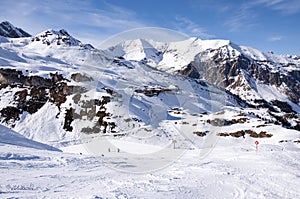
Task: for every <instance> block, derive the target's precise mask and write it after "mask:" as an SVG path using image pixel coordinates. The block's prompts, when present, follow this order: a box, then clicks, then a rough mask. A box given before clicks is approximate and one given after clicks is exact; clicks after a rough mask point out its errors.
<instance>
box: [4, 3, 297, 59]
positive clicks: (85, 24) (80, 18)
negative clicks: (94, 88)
mask: <svg viewBox="0 0 300 199" xmlns="http://www.w3.org/2000/svg"><path fill="white" fill-rule="evenodd" d="M0 19H1V21H4V20H8V21H10V22H11V23H12V24H14V25H15V26H17V27H21V28H23V29H24V30H25V31H27V32H29V33H31V34H37V33H39V32H42V31H44V30H46V29H48V28H53V29H60V28H64V29H66V30H68V32H69V33H70V34H71V35H73V36H74V37H76V38H78V39H80V40H81V41H83V42H87V43H92V44H93V45H95V46H97V45H98V44H99V43H100V42H101V41H103V40H105V39H106V38H108V37H109V36H112V35H114V34H117V33H120V32H122V31H126V30H130V29H133V28H142V27H161V28H169V29H172V30H175V31H179V32H182V33H184V34H187V35H189V36H197V37H199V38H201V39H230V40H231V41H233V42H234V43H236V44H239V45H246V46H251V47H254V48H257V49H259V50H263V51H269V50H272V51H274V52H275V53H278V54H300V1H299V0H250V1H249V0H248V1H247V0H231V1H226V0H198V1H195V0H182V1H179V0H172V1H168V0H165V1H164V0H151V1H150V0H149V1H141V0H140V1H138V0H106V1H103V0H90V1H88V0H87V1H79V0H78V1H75V0H65V1H60V0H44V1H40V0H23V1H18V0H1V5H0Z"/></svg>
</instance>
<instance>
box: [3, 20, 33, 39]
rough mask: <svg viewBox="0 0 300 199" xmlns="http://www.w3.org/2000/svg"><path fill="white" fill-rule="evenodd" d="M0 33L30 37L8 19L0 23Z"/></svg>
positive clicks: (15, 36)
mask: <svg viewBox="0 0 300 199" xmlns="http://www.w3.org/2000/svg"><path fill="white" fill-rule="evenodd" d="M0 35H1V36H3V37H9V38H20V37H30V36H31V35H30V34H29V33H27V32H25V31H24V30H22V29H21V28H17V27H15V26H14V25H12V24H11V23H10V22H8V21H3V22H2V23H0Z"/></svg>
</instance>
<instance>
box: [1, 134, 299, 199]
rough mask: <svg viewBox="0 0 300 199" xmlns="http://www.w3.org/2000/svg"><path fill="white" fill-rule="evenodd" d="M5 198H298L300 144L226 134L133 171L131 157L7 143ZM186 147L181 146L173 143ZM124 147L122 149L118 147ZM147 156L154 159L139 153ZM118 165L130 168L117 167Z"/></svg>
mask: <svg viewBox="0 0 300 199" xmlns="http://www.w3.org/2000/svg"><path fill="white" fill-rule="evenodd" d="M0 149H1V150H0V151H1V152H0V168H1V169H0V173H1V179H0V197H1V198H19V197H20V198H43V197H46V198H274V199H276V198H299V196H300V193H299V189H298V188H299V186H300V181H299V168H300V164H299V159H300V155H299V154H300V153H299V150H300V149H299V146H297V145H296V144H293V143H283V144H267V143H264V141H262V143H261V144H260V145H259V148H258V150H257V151H256V150H255V145H254V139H252V138H249V137H247V138H246V139H242V140H236V139H234V138H231V139H220V140H219V142H218V144H217V145H216V146H215V147H214V148H213V151H212V152H211V153H210V154H209V155H208V156H206V157H205V158H203V157H201V156H200V154H201V149H195V150H187V151H185V153H184V155H183V156H182V157H181V158H180V159H177V160H176V161H175V162H174V163H173V164H171V165H169V166H167V167H165V168H162V169H159V170H157V171H155V172H147V173H141V174H132V173H130V172H126V168H130V167H134V166H135V165H132V164H131V163H129V162H128V161H127V158H126V157H123V158H122V157H121V156H115V153H117V152H116V151H111V152H106V153H105V154H104V156H99V157H95V156H89V155H80V154H79V153H78V152H79V151H80V149H77V151H76V149H75V148H73V152H74V153H73V154H72V153H66V152H63V153H62V152H54V151H45V150H42V151H41V150H37V149H33V148H24V147H22V146H16V145H9V144H1V145H0ZM170 150H180V149H170ZM122 153H123V152H122V151H120V152H119V154H122ZM143 161H144V162H145V163H147V162H148V160H147V159H140V163H141V162H143ZM114 165H118V167H121V168H122V169H125V172H124V171H123V172H119V171H116V170H115V169H112V167H111V166H114Z"/></svg>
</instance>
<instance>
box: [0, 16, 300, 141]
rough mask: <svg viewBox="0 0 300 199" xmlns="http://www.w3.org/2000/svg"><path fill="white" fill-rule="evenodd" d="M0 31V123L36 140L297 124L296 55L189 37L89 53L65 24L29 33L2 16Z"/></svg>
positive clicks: (267, 130) (256, 131) (299, 127)
mask: <svg viewBox="0 0 300 199" xmlns="http://www.w3.org/2000/svg"><path fill="white" fill-rule="evenodd" d="M0 35H1V36H3V37H6V38H5V39H2V40H0V41H1V42H0V93H1V97H0V118H1V123H2V124H3V125H6V126H10V127H12V128H13V129H14V130H15V131H17V132H19V133H21V134H23V135H24V136H25V137H27V138H30V139H34V140H36V141H41V142H45V143H47V144H50V145H53V146H62V145H70V144H74V143H78V142H82V139H81V136H82V134H84V135H87V136H90V135H94V134H105V135H120V136H125V137H126V136H128V135H135V136H136V137H147V135H149V134H151V135H153V134H154V135H155V136H154V137H151V139H150V140H149V142H150V143H151V142H152V143H156V144H159V143H163V142H168V141H170V139H174V137H176V136H178V135H176V134H175V133H174V131H180V132H181V133H183V134H185V136H186V137H188V138H189V139H197V138H199V137H202V136H207V135H208V134H210V133H215V134H217V135H219V136H233V137H242V136H243V135H244V134H246V135H247V136H252V137H272V136H273V134H274V132H273V131H272V129H274V128H277V129H283V131H284V132H286V131H288V132H290V133H295V132H299V131H300V117H299V114H300V100H299V99H300V86H299V85H300V56H296V55H295V56H291V55H276V54H273V53H272V52H268V53H264V52H261V51H259V50H256V49H253V48H250V47H245V46H239V45H237V44H234V43H232V42H231V41H229V40H201V39H199V38H189V39H186V40H183V41H178V42H169V43H162V42H157V41H153V40H145V39H137V40H128V41H124V42H122V43H120V44H117V45H114V46H111V47H109V48H108V49H106V50H98V49H96V48H94V47H93V46H92V45H89V44H83V43H82V42H80V41H79V40H77V39H75V38H74V37H72V36H71V35H70V34H69V33H68V32H67V31H66V30H58V31H55V30H51V29H49V30H46V31H44V32H42V33H40V34H38V35H36V36H31V35H30V34H28V33H26V32H25V31H23V30H22V29H19V28H15V27H14V26H13V25H11V24H10V23H9V22H2V23H1V24H0ZM254 123H255V124H256V125H255V126H253V124H254ZM221 127H225V129H226V131H224V129H222V128H221ZM174 129H175V130H174ZM176 129H177V130H176ZM166 135H167V136H166ZM275 137H276V136H275ZM180 139H182V142H181V143H180V144H182V145H184V144H185V142H184V139H186V138H180ZM180 139H179V140H180ZM277 141H279V140H277Z"/></svg>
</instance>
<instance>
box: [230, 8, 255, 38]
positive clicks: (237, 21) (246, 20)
mask: <svg viewBox="0 0 300 199" xmlns="http://www.w3.org/2000/svg"><path fill="white" fill-rule="evenodd" d="M235 10H237V11H236V12H234V13H233V15H232V16H231V17H230V18H229V19H227V21H225V23H224V25H225V26H227V27H228V30H229V31H230V32H240V31H242V30H245V29H249V28H253V27H254V26H255V25H256V23H254V22H253V20H252V19H253V18H255V14H254V13H253V12H252V10H251V6H250V5H249V4H242V5H241V6H240V7H238V8H235Z"/></svg>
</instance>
